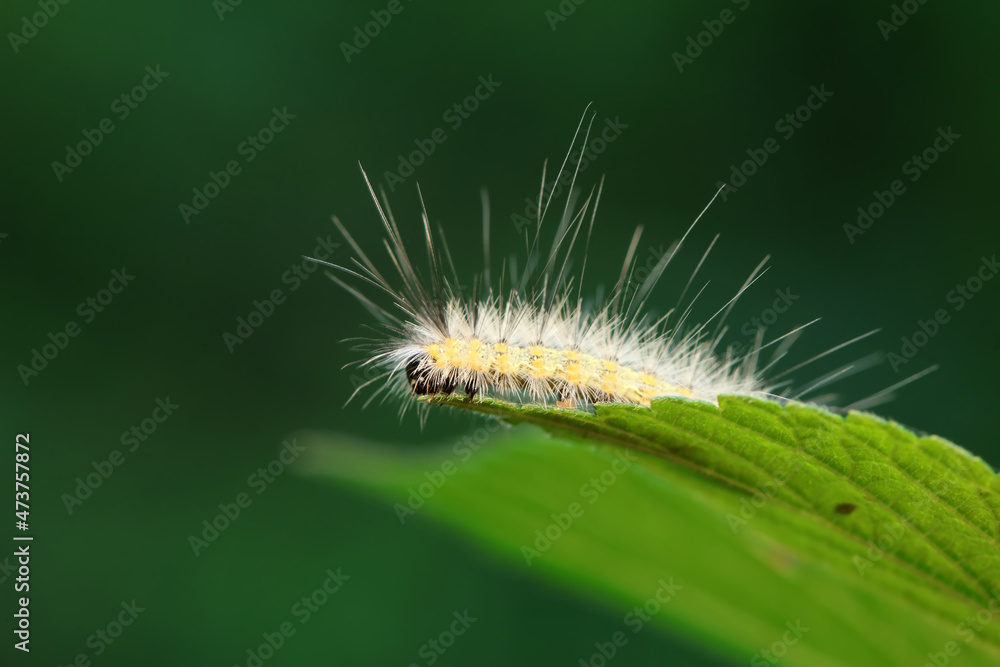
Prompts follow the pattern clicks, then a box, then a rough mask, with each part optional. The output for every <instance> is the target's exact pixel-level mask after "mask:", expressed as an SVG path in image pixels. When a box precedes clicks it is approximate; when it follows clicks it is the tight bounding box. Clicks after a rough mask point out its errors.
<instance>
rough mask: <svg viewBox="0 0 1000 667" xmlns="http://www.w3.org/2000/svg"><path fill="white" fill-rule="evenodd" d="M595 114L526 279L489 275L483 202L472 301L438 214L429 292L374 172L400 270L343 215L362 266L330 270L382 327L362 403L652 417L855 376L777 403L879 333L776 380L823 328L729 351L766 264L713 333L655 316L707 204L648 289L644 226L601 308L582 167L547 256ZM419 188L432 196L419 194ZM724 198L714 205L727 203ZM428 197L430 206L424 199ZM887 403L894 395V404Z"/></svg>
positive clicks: (531, 242)
mask: <svg viewBox="0 0 1000 667" xmlns="http://www.w3.org/2000/svg"><path fill="white" fill-rule="evenodd" d="M588 115H589V107H588V110H587V111H585V112H584V116H583V117H582V118H581V120H580V123H579V124H578V126H577V129H576V132H575V134H574V136H573V141H572V142H571V145H570V150H569V151H568V152H567V154H566V158H565V159H564V160H563V163H562V165H561V167H560V169H559V172H558V173H557V174H556V176H555V178H554V179H553V180H551V181H546V177H545V171H544V169H543V174H542V187H541V193H540V196H539V207H538V208H539V213H538V221H537V225H535V232H534V238H533V239H532V238H531V235H528V234H527V232H526V245H527V257H526V258H525V261H524V263H523V264H522V265H523V266H524V268H523V269H522V270H521V272H520V273H519V274H517V275H515V274H514V272H513V271H512V270H511V269H509V266H513V263H511V264H508V263H504V270H503V271H501V275H500V280H499V282H498V283H497V284H493V282H492V279H491V273H490V257H489V255H490V229H489V227H490V225H489V206H488V202H487V201H486V200H485V195H484V215H483V250H484V260H485V266H484V269H483V272H482V274H481V275H480V276H479V277H478V278H477V279H476V280H475V281H474V285H475V287H474V289H473V293H472V294H471V295H468V294H464V293H463V292H462V290H461V288H460V287H459V280H458V276H457V275H456V272H455V269H454V264H453V262H452V258H451V255H450V252H449V250H448V247H447V244H446V243H445V241H444V235H443V233H441V235H440V249H439V245H438V243H436V242H435V240H434V235H433V234H432V231H431V225H430V221H429V218H428V216H427V212H426V208H424V211H423V215H422V219H423V230H422V231H423V234H424V245H425V246H426V253H427V267H426V270H427V271H428V272H429V279H428V280H426V281H425V280H424V279H423V278H422V277H421V273H420V271H418V269H417V268H416V266H415V264H414V262H413V260H412V259H411V256H410V254H409V253H408V252H407V250H406V248H405V247H404V246H403V243H402V238H401V235H400V233H399V229H398V227H397V225H396V222H395V220H394V218H393V216H392V212H391V210H390V209H389V206H388V203H387V202H386V201H385V197H384V193H382V194H383V196H382V201H381V202H380V200H379V197H378V196H376V194H375V191H374V190H373V189H372V186H371V182H370V181H369V180H368V177H367V175H366V174H364V171H363V170H362V174H364V178H365V182H366V183H367V184H368V189H369V191H370V192H371V195H372V199H373V200H374V202H375V205H376V207H377V209H378V212H379V215H380V217H381V220H382V224H383V225H384V228H385V233H386V239H385V242H384V243H385V248H386V250H387V251H388V256H389V263H390V264H391V269H392V272H391V273H388V274H387V273H386V272H384V271H383V270H382V269H379V268H378V267H377V266H376V264H375V262H373V261H372V260H371V259H370V258H369V256H368V255H367V254H366V253H365V252H363V251H362V249H361V248H360V247H359V245H358V244H357V243H356V242H355V240H354V238H353V237H352V236H351V234H350V233H349V232H348V231H347V229H346V228H345V227H344V225H342V224H341V223H340V221H339V220H338V219H337V218H334V224H335V225H336V226H337V228H338V229H339V230H340V233H341V234H342V235H343V236H344V238H345V239H346V241H347V243H348V244H349V245H350V247H351V248H352V250H353V251H354V254H355V257H354V258H353V260H352V265H350V266H341V265H335V264H328V266H330V267H332V268H334V269H336V270H337V271H339V272H341V273H342V274H346V276H348V279H347V280H348V282H345V281H344V280H341V278H339V277H337V276H335V275H333V274H330V277H331V278H333V280H335V281H336V282H337V283H338V284H339V285H341V286H342V287H343V288H344V289H346V290H347V291H348V292H349V293H351V294H352V295H354V296H355V297H356V298H358V299H359V300H360V301H361V303H362V304H363V305H364V306H365V307H366V308H367V309H368V310H369V312H371V313H372V314H373V315H374V316H375V317H376V318H377V319H379V320H380V322H381V325H382V326H381V329H380V330H379V331H380V335H379V337H378V338H374V339H366V341H365V344H363V345H362V346H360V348H359V349H363V350H364V351H365V353H366V356H365V357H364V358H363V359H361V360H359V361H358V362H356V363H357V365H359V366H362V367H364V368H366V369H368V370H372V369H375V370H377V372H376V373H374V375H373V376H371V379H370V380H369V381H367V382H365V383H363V384H361V385H360V386H358V387H357V388H356V389H355V391H354V394H352V395H351V398H353V397H354V396H355V395H357V393H358V392H360V391H361V390H363V389H365V388H366V387H368V386H370V385H372V384H375V383H377V382H379V381H381V382H382V384H381V386H380V387H379V388H378V389H376V390H375V391H374V392H373V393H372V395H371V397H370V398H369V399H368V402H370V401H371V400H374V399H375V398H376V397H377V396H379V395H382V396H383V398H386V397H389V396H392V395H398V396H400V397H403V399H404V400H403V402H402V409H401V412H402V411H405V409H406V408H407V407H408V406H409V405H412V404H413V403H414V398H415V397H417V396H421V395H435V394H451V393H453V392H454V391H456V390H458V389H461V390H463V391H464V392H465V393H466V395H467V396H468V398H469V399H470V400H472V399H474V398H475V397H476V396H480V395H492V396H496V397H499V398H502V399H505V400H513V401H517V402H532V403H551V402H552V401H553V400H554V401H555V402H556V405H557V406H559V407H563V408H579V407H586V406H587V405H589V404H593V403H598V402H612V403H627V404H634V405H637V406H645V407H648V406H649V405H650V401H651V400H652V399H654V398H659V397H664V396H676V397H682V398H686V399H692V400H697V401H705V402H708V403H714V404H717V403H718V397H719V396H720V395H726V394H732V395H744V396H755V397H760V398H768V399H776V400H784V399H787V398H797V397H800V396H802V395H803V394H804V393H806V391H813V390H815V389H818V388H819V387H821V386H824V385H826V384H827V383H829V382H832V381H833V380H835V379H838V378H840V377H842V376H845V375H846V374H848V373H849V372H851V371H852V369H854V370H856V368H855V367H854V366H850V365H849V366H845V367H843V368H841V369H839V370H837V371H834V372H833V373H829V374H827V375H826V376H823V377H822V378H820V379H819V380H818V381H816V382H814V383H812V384H811V385H810V386H809V387H808V389H807V390H806V391H799V392H797V393H795V394H793V395H790V396H782V395H780V394H777V393H775V392H776V391H777V389H778V388H780V387H783V386H786V385H787V384H788V383H787V382H781V383H779V382H778V379H779V378H780V377H781V376H784V375H786V374H787V373H788V372H790V371H792V370H796V369H798V368H799V367H801V366H804V365H806V364H808V363H810V362H812V361H815V360H817V359H819V358H821V357H824V356H826V355H827V354H829V353H831V352H834V351H836V350H838V349H841V348H842V347H844V346H846V345H848V344H850V343H853V342H856V341H857V340H860V339H861V338H864V337H865V336H867V335H870V334H871V333H874V332H869V334H864V335H862V336H859V337H857V338H855V339H853V340H851V341H847V342H846V343H843V344H841V345H838V346H837V347H835V348H833V349H831V350H828V351H827V352H825V353H823V354H821V355H817V356H816V357H814V358H813V359H810V360H809V361H807V362H804V363H803V364H799V365H798V366H795V367H793V368H791V369H788V370H787V371H785V372H783V373H781V374H780V375H774V376H772V377H771V378H770V380H769V379H768V378H767V377H766V374H767V372H768V371H769V370H770V369H771V368H773V367H774V365H775V364H776V363H777V362H778V361H780V360H781V359H782V358H783V357H784V356H785V355H786V353H787V351H788V347H789V346H790V345H791V343H792V341H793V340H794V339H795V338H796V337H797V336H798V334H799V333H800V332H801V330H802V329H804V328H805V327H806V326H808V325H809V324H812V323H813V322H810V323H808V324H806V325H803V326H801V327H798V328H796V329H794V330H792V331H790V332H788V333H786V334H785V335H783V336H780V337H779V338H777V339H775V340H772V341H770V342H768V343H764V341H763V339H762V332H758V335H757V337H756V340H755V341H754V344H753V345H752V346H751V348H750V349H749V351H746V352H744V353H742V354H739V355H734V354H733V353H732V352H731V351H726V352H723V353H721V354H720V353H719V352H717V349H718V348H719V344H720V341H721V338H722V335H723V334H724V333H725V327H723V326H722V322H723V321H724V320H725V317H726V315H727V314H728V312H729V310H730V309H731V308H732V307H733V305H734V303H735V302H736V300H737V299H738V298H739V297H740V296H741V295H742V294H743V293H744V291H745V290H746V289H747V288H748V287H749V286H750V285H751V284H752V283H753V282H754V281H755V280H756V279H757V278H759V277H760V276H761V275H762V274H763V272H764V270H765V269H764V265H765V263H766V262H767V258H764V260H763V261H762V262H761V263H760V264H759V265H758V266H757V267H756V268H755V269H754V271H753V272H752V273H751V275H750V276H749V277H748V278H747V280H746V282H745V283H744V284H743V286H742V287H741V288H740V289H739V290H738V291H737V292H736V294H735V295H734V296H733V298H732V299H731V300H730V301H729V302H728V303H726V304H724V305H723V307H722V308H721V309H720V310H719V311H718V312H716V314H715V315H714V316H713V317H712V318H710V319H709V320H708V321H706V322H705V323H703V324H701V325H698V326H691V325H688V323H687V318H688V315H689V314H690V312H691V305H690V304H689V305H688V306H687V307H686V308H684V309H683V310H681V309H680V308H679V307H678V308H675V309H672V310H670V311H669V312H668V313H667V314H666V315H664V316H662V317H660V318H658V319H655V320H654V319H653V318H652V317H650V316H648V315H647V314H646V303H647V300H648V299H649V296H650V293H651V292H652V290H653V288H654V287H655V286H656V284H657V282H658V281H659V280H660V278H661V276H662V275H663V273H664V271H665V269H666V268H667V266H668V265H669V264H670V262H671V260H672V259H673V257H674V256H675V254H676V253H677V251H679V250H680V249H681V247H682V246H683V244H684V242H685V240H686V239H687V235H688V234H689V233H690V232H691V229H693V228H694V225H695V224H697V222H698V220H699V219H700V218H701V216H702V215H703V214H704V213H705V210H707V209H708V206H706V207H705V210H703V211H702V212H701V214H699V216H698V218H697V219H695V221H694V222H693V223H692V224H691V226H690V227H689V228H688V230H687V232H686V233H685V234H684V235H683V236H682V237H681V239H680V240H679V241H677V242H675V243H674V245H673V246H672V247H671V248H670V250H669V251H668V252H667V253H665V254H664V255H663V257H662V258H660V260H659V261H658V262H657V264H656V266H655V267H654V268H653V269H652V270H650V271H649V275H648V276H647V277H646V278H645V279H644V280H641V281H637V280H633V277H634V276H633V273H634V271H635V267H636V263H637V262H636V252H635V251H636V247H637V244H638V242H639V238H640V235H641V233H642V228H641V227H640V228H638V229H636V231H635V233H634V235H633V237H632V241H631V243H630V245H629V249H628V252H627V253H626V256H625V260H624V262H623V265H622V270H621V273H620V275H619V278H618V280H617V282H616V284H615V285H614V287H613V288H612V289H611V290H610V293H609V295H608V297H607V298H606V299H605V300H604V301H603V303H600V304H595V305H590V304H588V303H587V302H585V301H584V300H583V299H582V298H581V294H580V286H581V285H582V280H583V273H584V271H585V269H586V253H587V250H588V249H589V244H590V234H591V231H592V229H593V224H594V218H595V214H596V210H597V205H598V202H599V200H600V195H601V188H602V187H603V180H602V182H601V183H600V184H599V185H598V186H597V187H596V189H592V190H591V191H590V193H589V194H588V196H587V197H585V198H583V200H582V201H579V202H578V200H579V197H577V196H575V195H574V193H573V186H574V185H575V182H576V176H577V174H578V171H579V160H577V162H576V165H573V166H572V167H571V169H572V171H571V173H572V178H571V179H570V187H569V191H570V194H568V195H567V197H566V202H565V205H564V207H563V210H562V214H561V217H560V219H559V220H558V222H557V223H556V225H555V233H554V236H553V240H552V242H551V245H550V247H549V249H548V251H547V252H543V250H542V247H541V241H540V239H541V235H540V232H541V228H542V224H543V222H545V219H546V214H547V212H548V211H549V206H550V204H551V203H552V198H553V193H554V191H555V187H554V185H555V184H556V183H557V182H558V181H559V180H560V178H561V177H562V176H563V174H564V173H565V174H569V173H570V172H568V171H566V170H567V163H568V162H569V161H570V156H571V155H572V154H573V148H574V146H576V145H577V142H578V139H579V138H580V136H581V131H582V132H583V144H584V145H585V144H586V142H587V139H588V136H589V132H590V125H591V123H592V122H593V115H589V118H590V120H589V121H587V118H588ZM584 128H585V129H584ZM417 190H418V193H419V186H418V188H417ZM718 194H719V193H718V192H717V193H716V195H715V196H718ZM712 199H713V201H714V197H713V198H712ZM420 200H421V205H423V196H422V194H421V195H420ZM710 204H711V202H709V205H710ZM717 238H718V237H716V239H717ZM714 243H715V241H714V240H713V241H712V244H711V245H709V247H708V250H706V251H705V253H704V255H703V256H702V258H701V261H700V262H699V263H698V266H697V268H695V270H694V273H693V274H692V275H691V277H690V279H689V280H688V281H687V285H686V286H685V288H684V291H683V293H682V297H681V298H682V299H683V295H684V294H686V293H687V291H688V290H687V288H688V287H690V286H691V284H692V282H693V280H694V278H695V275H696V274H697V273H698V270H699V269H700V268H701V266H702V264H703V263H704V261H705V258H706V257H707V256H708V252H709V251H711V249H712V246H713V245H714ZM580 245H582V246H583V247H584V251H583V261H582V269H581V271H580V274H579V275H578V276H575V277H574V278H570V277H569V276H568V269H569V265H570V257H571V255H572V254H573V252H574V249H575V248H577V247H578V246H580ZM314 261H319V260H314ZM321 263H324V264H326V262H321ZM446 270H447V271H448V272H449V273H446ZM508 273H509V275H508ZM389 276H392V278H391V279H390V277H389ZM505 281H506V282H507V283H508V286H506V287H505V286H504V283H505ZM574 281H575V282H576V285H574ZM364 288H374V290H373V291H374V293H375V294H381V295H383V297H384V296H386V295H387V296H388V299H389V300H390V301H391V302H392V306H393V308H391V309H390V308H386V307H383V306H382V305H379V304H378V303H376V300H374V299H373V298H370V297H369V296H368V295H367V294H365V293H363V292H362V289H364ZM694 298H695V299H696V298H697V295H696V296H695V297H694ZM693 301H694V299H692V301H691V303H692V304H693ZM716 318H718V322H716V323H715V328H714V329H713V330H709V328H708V325H709V324H710V323H712V322H713V321H714V320H716ZM814 321H815V320H814ZM775 345H776V347H774V349H773V350H772V351H771V352H770V357H769V359H768V361H767V363H763V362H762V361H761V352H762V351H763V350H764V349H765V348H769V347H772V346H775ZM895 388H896V387H893V389H895ZM878 396H879V397H880V398H882V399H885V398H887V397H888V396H883V395H882V394H881V393H880V394H879V395H878ZM349 400H350V399H349ZM366 405H367V403H366Z"/></svg>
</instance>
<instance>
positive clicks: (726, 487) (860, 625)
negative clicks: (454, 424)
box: [300, 397, 1000, 667]
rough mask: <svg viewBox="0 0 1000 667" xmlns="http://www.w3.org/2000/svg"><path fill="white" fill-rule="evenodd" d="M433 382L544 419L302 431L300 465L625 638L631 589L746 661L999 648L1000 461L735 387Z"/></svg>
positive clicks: (654, 619) (965, 659) (997, 654)
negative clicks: (370, 496) (703, 397)
mask: <svg viewBox="0 0 1000 667" xmlns="http://www.w3.org/2000/svg"><path fill="white" fill-rule="evenodd" d="M434 402H435V403H445V404H448V405H451V406H452V407H456V408H461V409H466V410H474V411H477V412H481V413H485V414H489V415H493V416H496V417H500V418H502V419H503V420H504V421H506V422H508V423H512V424H518V423H520V424H534V425H535V426H539V427H541V428H542V429H544V430H545V431H547V432H548V433H550V434H552V435H553V436H555V437H549V436H548V435H546V434H545V433H544V432H542V431H541V430H539V429H538V428H534V427H531V426H519V427H517V428H515V429H513V430H511V431H507V432H501V433H498V434H497V435H493V436H491V438H490V440H489V442H488V444H486V445H483V446H482V447H481V448H480V449H478V450H476V451H474V450H473V449H472V446H473V445H475V444H476V442H477V441H479V440H483V439H484V438H483V437H481V436H483V434H486V433H487V430H486V428H485V427H483V428H481V429H478V430H477V431H476V432H475V433H474V434H473V435H474V436H475V438H470V439H468V441H467V442H466V443H464V444H463V443H459V444H457V445H456V446H455V447H452V448H448V449H446V450H441V451H433V452H429V451H423V452H421V453H419V454H412V453H410V454H401V453H400V451H399V450H387V449H385V448H383V447H378V446H373V445H367V444H361V443H357V442H350V441H346V440H344V439H338V438H331V437H329V436H323V435H319V434H310V435H307V436H305V437H304V438H303V436H300V439H306V440H308V442H307V446H308V445H311V447H309V449H310V450H311V451H312V452H313V456H312V457H311V458H310V459H309V463H308V464H307V465H308V467H309V470H310V471H311V472H312V473H314V474H321V475H327V476H331V477H335V478H338V479H342V480H345V481H349V482H352V483H355V484H360V485H361V486H362V487H363V488H365V489H368V490H370V491H373V492H375V493H377V494H378V495H380V496H381V497H385V498H387V499H389V500H390V501H391V502H393V503H394V506H395V507H396V509H397V512H398V514H399V515H400V516H401V520H402V521H404V522H407V521H412V520H420V519H419V517H415V516H414V515H423V514H428V515H434V516H435V517H437V518H439V519H441V520H444V521H446V522H448V523H450V524H452V525H454V526H455V527H457V528H459V529H460V530H462V531H464V532H466V533H468V534H470V535H471V536H473V537H474V538H476V539H477V540H478V541H480V542H482V543H484V544H486V545H488V546H489V547H490V548H491V549H492V550H493V551H496V552H499V553H500V554H502V555H504V556H506V557H508V558H510V559H511V561H512V562H514V563H515V564H516V565H517V566H518V567H520V568H523V569H525V570H530V571H536V570H537V571H539V572H542V573H545V574H547V575H551V576H556V577H558V578H559V579H561V580H562V581H564V582H565V583H566V584H567V585H568V586H570V587H572V588H573V589H574V590H579V591H581V592H583V593H585V594H589V595H593V596H596V597H599V598H601V599H604V600H606V601H608V602H610V603H611V604H613V605H616V606H618V607H619V608H620V609H621V610H622V615H623V619H622V630H623V631H624V632H625V633H626V636H630V635H631V633H632V632H633V631H636V630H637V628H636V624H637V623H639V621H638V619H640V618H641V616H636V615H632V616H631V617H630V616H629V615H628V614H629V613H633V614H634V612H632V611H630V610H633V609H634V608H635V607H636V605H640V606H641V605H643V604H644V603H647V604H649V608H648V609H656V611H655V613H651V614H649V615H648V618H649V619H650V622H651V623H652V624H654V625H659V626H663V627H668V628H672V629H673V630H675V631H678V632H682V633H684V634H687V635H689V636H691V637H693V638H695V639H696V640H699V641H702V642H704V643H705V644H707V645H709V646H711V647H713V648H715V649H716V650H718V651H720V652H722V653H723V654H728V655H729V656H731V657H733V658H735V659H738V660H739V661H741V662H742V661H746V660H750V661H751V664H761V665H764V664H772V663H771V659H772V658H773V659H774V660H777V659H779V658H781V660H782V662H783V663H784V664H801V665H869V664H870V665H896V664H899V665H913V666H914V667H919V666H920V665H923V664H945V663H944V662H941V661H942V660H944V661H947V662H949V663H950V662H952V661H954V664H960V665H986V664H990V665H995V664H998V661H1000V549H998V539H1000V520H998V513H1000V480H998V477H997V475H996V473H994V472H993V470H991V469H990V468H989V466H987V465H986V464H985V463H984V462H983V461H982V460H981V459H979V458H977V457H974V456H972V455H970V454H969V453H968V452H966V451H965V450H963V449H961V448H959V447H957V446H955V445H953V444H951V443H949V442H947V441H945V440H943V439H940V438H937V437H917V436H916V435H914V434H913V433H911V432H909V431H907V430H906V429H904V428H902V427H901V426H899V425H897V424H893V423H889V422H886V421H883V420H881V419H879V418H877V417H874V416H871V415H867V414H861V413H851V414H849V415H848V416H846V417H843V416H839V415H834V414H831V413H829V412H826V411H823V410H820V409H818V408H814V407H810V406H804V405H800V404H796V403H790V404H788V405H786V406H780V405H778V404H776V403H773V402H767V401H759V400H755V399H750V398H745V397H723V398H722V399H720V406H719V407H718V408H716V407H714V406H711V405H707V404H700V403H693V402H689V401H683V400H679V399H664V400H659V401H656V402H654V404H653V408H652V409H651V410H650V409H644V408H638V407H634V406H623V405H598V406H597V407H596V415H592V414H588V413H585V412H581V411H576V410H557V409H553V408H545V407H538V406H534V407H533V406H515V405H511V404H508V403H504V402H500V401H495V400H481V401H474V402H466V401H464V400H463V399H461V398H446V399H441V398H436V399H434ZM671 583H673V584H674V585H675V586H679V587H680V588H679V590H677V591H676V595H674V597H673V598H671V599H670V600H669V601H668V602H666V603H662V604H661V603H659V602H652V601H653V600H655V595H656V594H657V591H658V590H660V591H661V597H662V598H666V597H667V595H666V594H665V593H663V592H662V591H663V590H666V587H669V585H670V584H671ZM648 609H647V612H648ZM645 624H646V623H645V621H643V622H642V623H640V626H644V625H645ZM790 628H798V632H797V633H796V632H792V631H791V630H790ZM803 628H808V630H806V631H803ZM798 635H801V637H799V636H798ZM606 640H607V638H602V637H594V638H582V639H581V640H580V641H579V642H578V643H579V653H580V657H586V656H589V655H590V653H592V652H593V645H594V642H595V641H606ZM793 640H794V642H793ZM786 642H787V643H786ZM771 650H773V651H774V653H773V654H770V655H765V654H763V653H761V652H762V651H771ZM779 654H780V655H779ZM786 654H787V655H786ZM781 656H786V657H781ZM959 656H960V657H959ZM574 660H575V658H573V657H572V656H570V658H569V659H568V661H567V664H569V663H570V662H573V661H574ZM755 660H756V662H755ZM935 661H937V663H935Z"/></svg>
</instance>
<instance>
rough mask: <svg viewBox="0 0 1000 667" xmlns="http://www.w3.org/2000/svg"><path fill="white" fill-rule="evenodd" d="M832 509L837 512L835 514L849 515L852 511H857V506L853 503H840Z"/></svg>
mask: <svg viewBox="0 0 1000 667" xmlns="http://www.w3.org/2000/svg"><path fill="white" fill-rule="evenodd" d="M834 509H836V510H837V514H850V513H851V512H853V511H854V510H856V509H858V506H857V505H855V504H854V503H840V504H839V505H837V507H835V508H834Z"/></svg>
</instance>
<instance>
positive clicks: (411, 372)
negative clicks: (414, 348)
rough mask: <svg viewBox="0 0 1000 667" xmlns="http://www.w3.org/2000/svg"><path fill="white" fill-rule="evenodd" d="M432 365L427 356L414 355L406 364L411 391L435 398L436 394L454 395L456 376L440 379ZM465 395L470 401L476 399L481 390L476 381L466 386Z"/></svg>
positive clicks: (417, 394) (407, 379)
mask: <svg viewBox="0 0 1000 667" xmlns="http://www.w3.org/2000/svg"><path fill="white" fill-rule="evenodd" d="M430 364H431V358H430V355H427V354H417V355H414V356H412V357H410V360H409V361H407V362H406V381H407V382H408V383H409V384H410V389H411V390H413V393H414V395H416V396H434V395H436V394H444V395H445V396H448V395H450V394H452V393H454V391H455V387H456V386H457V384H458V383H457V380H456V378H455V376H454V375H448V376H446V377H445V378H444V379H443V380H442V379H441V378H440V377H437V376H438V375H439V374H438V373H436V372H435V371H434V370H433V369H432V368H431V366H430ZM465 393H466V395H467V396H468V397H469V399H470V400H471V399H473V398H475V396H476V394H477V393H479V388H478V387H477V386H476V383H475V382H474V381H470V382H467V383H466V384H465Z"/></svg>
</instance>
